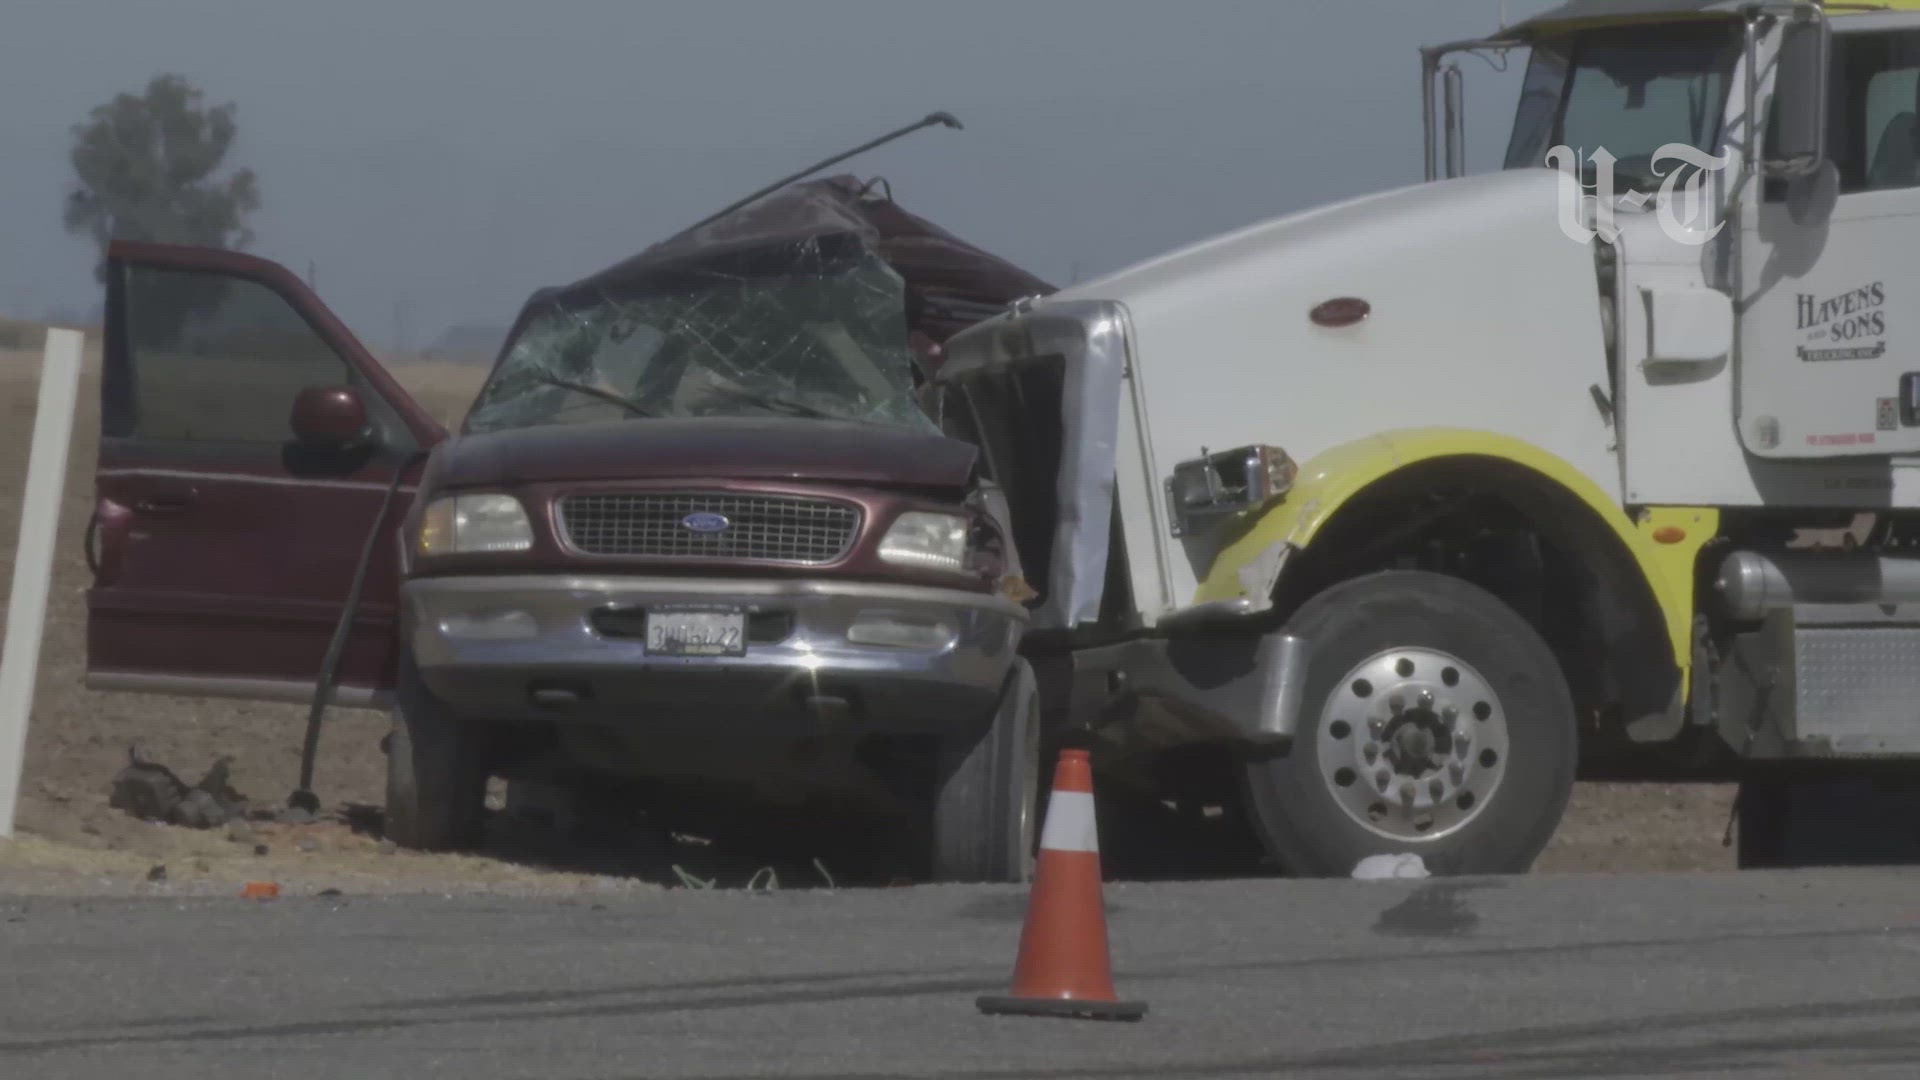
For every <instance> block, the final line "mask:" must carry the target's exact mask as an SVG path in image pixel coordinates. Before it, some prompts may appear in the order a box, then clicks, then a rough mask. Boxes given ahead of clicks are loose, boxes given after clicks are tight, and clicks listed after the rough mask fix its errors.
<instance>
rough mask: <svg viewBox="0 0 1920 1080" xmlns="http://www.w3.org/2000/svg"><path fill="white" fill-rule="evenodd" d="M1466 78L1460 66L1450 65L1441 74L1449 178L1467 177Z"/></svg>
mask: <svg viewBox="0 0 1920 1080" xmlns="http://www.w3.org/2000/svg"><path fill="white" fill-rule="evenodd" d="M1465 82H1466V80H1465V78H1464V77H1463V76H1462V75H1461V74H1460V65H1459V64H1448V65H1447V66H1446V68H1445V69H1444V70H1442V71H1441V72H1440V87H1441V93H1442V96H1441V102H1442V108H1443V115H1444V117H1445V122H1444V125H1443V126H1444V130H1445V133H1446V161H1447V177H1448V178H1449V179H1451V178H1453V177H1456V176H1465V175H1467V95H1466V87H1465Z"/></svg>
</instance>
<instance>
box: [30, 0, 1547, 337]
mask: <svg viewBox="0 0 1920 1080" xmlns="http://www.w3.org/2000/svg"><path fill="white" fill-rule="evenodd" d="M1546 6H1548V5H1547V4H1546V3H1545V2H1544V0H1508V2H1507V3H1505V4H1502V3H1501V2H1500V0H1344V2H1342V0H1321V2H1313V3H1309V2H1296V0H1244V2H1229V0H1190V2H1184V3H1173V2H1169V0H1030V2H1026V3H1011V2H998V0H994V2H980V0H976V2H973V3H967V4H954V3H949V4H942V5H935V4H932V3H926V2H921V0H893V2H878V0H788V2H783V3H773V2H746V0H700V2H697V3H696V2H695V0H675V2H666V0H544V2H519V3H505V2H501V0H458V2H455V0H440V2H433V3H429V2H426V0H326V2H324V3H312V2H300V3H293V2H289V0H166V2H145V0H142V2H136V0H6V8H7V15H6V17H5V19H4V29H0V148H3V152H4V155H5V156H4V157H3V158H0V161H3V162H4V167H3V168H0V313H11V314H20V315H29V316H37V315H39V314H42V313H44V312H46V311H48V310H49V309H51V308H55V307H66V308H72V309H86V308H91V307H92V306H94V305H95V304H97V303H98V302H99V294H98V289H97V287H96V286H95V284H94V282H93V279H92V277H91V276H90V274H89V268H90V266H91V264H92V260H93V252H92V250H91V249H90V247H89V245H88V244H87V243H86V242H85V241H84V240H83V239H82V238H79V237H74V236H70V235H68V234H66V233H65V232H64V231H63V230H62V229H61V226H60V204H61V197H62V194H63V192H64V190H65V188H66V185H67V184H68V183H69V181H70V178H71V171H70V169H69V167H68V165H67V162H66V148H67V145H68V142H69V140H70V138H71V136H70V134H69V128H70V126H71V125H72V124H73V123H75V122H77V121H79V120H80V119H82V118H83V117H84V116H85V114H86V112H87V110H88V109H90V108H91V107H92V106H94V105H96V104H99V103H101V102H103V101H105V100H106V99H108V98H109V97H111V96H112V95H113V94H115V93H117V92H119V91H122V90H135V91H137V90H138V89H139V88H140V87H142V86H144V85H145V83H146V81H147V79H148V78H149V77H151V76H152V75H153V74H155V73H156V72H160V71H176V72H179V73H182V74H184V75H186V76H188V77H189V78H190V79H191V80H193V81H194V82H195V83H196V84H197V85H199V86H200V87H201V88H202V89H203V90H205V91H206V95H207V98H208V100H209V102H214V103H218V102H223V101H229V100H230V101H234V102H236V103H237V104H238V106H239V110H238V121H239V126H240V139H239V142H238V145H237V147H236V149H235V152H234V153H233V155H232V160H233V161H235V162H237V163H240V164H245V165H247V166H250V167H252V168H253V169H254V170H255V171H256V172H258V173H259V176H260V189H261V194H262V206H261V209H260V211H259V212H258V213H257V214H256V215H255V217H254V218H253V226H254V230H255V232H256V234H257V236H256V240H255V241H254V243H253V244H252V245H251V246H250V248H249V249H248V250H251V251H253V252H255V253H257V254H260V255H264V256H266V257H268V258H271V259H275V260H277V261H280V262H282V263H284V264H286V265H287V266H289V267H291V268H293V269H295V270H297V271H299V272H301V273H302V274H304V273H306V271H307V267H308V264H309V261H311V262H312V264H313V265H314V267H315V268H316V271H317V284H318V286H319V291H320V294H321V296H322V297H323V298H324V299H325V300H326V301H327V302H328V304H329V305H330V306H332V307H333V308H334V310H335V311H336V312H337V313H338V314H340V316H341V317H342V318H343V319H345V320H346V321H347V322H348V324H349V325H351V326H353V327H354V329H355V330H356V331H357V332H359V334H360V335H361V336H362V338H364V339H365V340H367V341H368V342H369V343H370V344H373V345H376V346H385V345H388V344H389V343H390V342H391V341H392V339H393V338H394V337H395V335H396V332H399V333H403V334H404V335H405V336H406V337H407V338H409V339H410V340H411V341H412V342H413V343H414V344H416V345H417V344H421V343H424V342H426V341H428V340H430V339H431V338H432V337H434V336H435V335H437V334H438V333H439V332H440V331H441V330H443V329H445V328H446V327H447V326H448V325H449V324H451V323H454V322H458V321H466V320H488V321H500V322H505V321H506V320H508V319H510V318H511V317H512V315H513V313H514V311H515V310H516V309H517V308H518V306H519V304H520V303H521V301H522V300H524V299H525V297H526V295H527V293H529V292H530V291H532V290H533V289H534V288H536V287H539V286H541V285H545V284H556V283H560V282H564V281H568V280H571V279H573V278H576V277H580V276H582V275H584V274H586V273H588V272H591V271H593V270H597V269H599V268H600V267H602V266H604V265H606V264H608V263H611V262H614V261H616V260H618V259H620V258H623V257H625V256H626V255H628V254H631V253H632V252H634V251H637V250H639V249H640V248H641V247H643V246H645V245H646V244H648V243H651V242H652V241H654V240H656V239H659V238H661V237H662V236H664V235H666V234H668V233H670V232H672V231H674V230H676V229H678V228H680V227H682V226H684V225H686V224H688V223H690V222H692V221H694V220H696V219H698V218H700V217H703V216H705V215H706V214H707V213H709V212H711V211H713V210H716V209H718V208H719V207H720V206H722V205H724V204H725V203H727V202H730V201H732V200H733V199H735V198H737V197H739V196H741V195H744V194H746V193H747V192H748V191H751V190H752V189H754V188H756V187H759V186H761V185H762V184H765V183H769V182H771V181H772V180H774V179H775V178H777V177H779V176H781V175H784V174H785V173H788V172H792V171H793V170H795V169H798V168H801V167H803V166H805V165H806V164H808V163H810V162H812V161H813V160H816V159H818V158H821V157H825V156H826V155H828V154H830V153H835V152H838V151H840V150H843V149H846V148H848V147H851V146H853V145H855V144H857V143H860V142H863V141H865V140H867V139H869V138H871V137H873V136H875V135H878V134H880V133H881V132H884V131H886V130H889V129H891V128H893V127H897V126H899V125H901V124H904V123H908V122H911V121H913V120H915V119H918V118H919V117H920V116H922V115H924V114H926V113H927V112H929V111H932V110H934V109H948V110H951V111H952V112H954V113H955V114H957V115H958V116H959V118H960V119H961V121H962V122H963V123H965V124H966V130H964V131H957V132H956V131H948V130H944V129H933V130H928V131H923V132H920V133H917V134H915V135H912V136H909V137H908V138H906V139H904V140H902V141H901V142H899V143H896V144H894V145H893V146H890V147H887V148H885V149H883V150H881V151H878V152H876V153H873V154H871V155H867V156H864V157H861V158H856V159H854V160H853V161H851V162H848V163H846V164H845V166H843V168H844V169H846V170H851V171H855V172H857V173H859V174H860V175H862V176H871V175H875V174H878V175H883V176H885V177H886V178H887V179H888V180H889V181H890V182H891V184H892V187H893V191H894V194H895V196H896V197H897V198H898V199H899V200H900V202H901V204H902V205H904V206H906V207H907V208H908V209H910V210H913V211H914V212H916V213H919V214H921V215H923V216H926V217H928V218H931V219H933V220H934V221H937V222H939V223H940V224H942V225H944V226H946V227H948V228H950V229H952V230H953V231H955V232H957V233H959V234H960V235H962V236H964V237H966V238H967V239H969V240H971V241H973V242H974V243H977V244H980V245H981V246H983V247H985V248H987V249H988V250H991V251H994V252H996V253H997V254H1000V255H1003V256H1005V257H1007V258H1009V259H1012V260H1013V261H1015V262H1017V263H1020V264H1021V265H1023V266H1026V267H1027V268H1028V269H1030V270H1032V271H1033V272H1035V273H1037V274H1039V275H1040V276H1042V277H1044V278H1047V279H1049V280H1052V281H1054V282H1056V283H1058V284H1065V283H1067V282H1068V281H1069V280H1071V279H1072V278H1073V276H1074V275H1075V273H1076V271H1077V272H1078V274H1079V276H1080V277H1082V278H1086V277H1091V276H1094V275H1096V274H1099V273H1103V272H1105V271H1108V270H1112V269H1116V268H1118V267H1120V266H1123V265H1125V264H1127V263H1129V262H1132V261H1134V260H1137V259H1141V258H1145V257H1147V256H1150V255H1153V254H1155V253H1156V252H1159V251H1162V250H1165V249H1167V248H1169V247H1173V246H1176V245H1180V244H1184V243H1187V242H1190V241H1193V240H1197V239H1200V238H1202V237H1204V236H1206V235H1208V234H1210V233H1214V232H1218V231H1220V230H1223V229H1229V228H1233V227H1236V226H1239V225H1243V224H1246V223H1248V222H1250V221H1253V220H1257V219H1259V218H1261V217H1265V216H1268V215H1272V214H1276V213H1282V212H1286V211H1290V210H1296V209H1300V208H1304V207H1307V206H1311V205H1314V204H1316V203H1321V202H1326V201H1329V200H1331V199H1335V198H1339V197H1342V196H1345V195H1350V194H1359V193H1363V192H1367V191H1375V190H1379V189H1382V188H1387V187H1392V186H1397V185H1400V184H1404V183H1409V182H1412V181H1415V180H1417V179H1419V175H1420V152H1419V130H1420V128H1419V108H1418V90H1419V78H1418V55H1417V53H1416V51H1415V50H1416V49H1417V48H1418V47H1419V46H1420V45H1421V44H1426V43H1434V42H1440V41H1444V40H1453V39H1456V38H1462V37H1472V36H1477V35H1479V34H1483V33H1486V32H1490V31H1492V30H1494V29H1496V28H1497V27H1498V25H1499V20H1500V15H1501V11H1502V9H1503V7H1504V8H1505V9H1506V10H1507V11H1508V15H1509V18H1511V19H1518V18H1520V17H1523V16H1525V15H1527V14H1531V13H1533V12H1535V11H1538V10H1541V9H1543V8H1545V7H1546ZM1466 70H1467V77H1468V84H1469V86H1470V88H1471V91H1472V97H1471V99H1470V100H1471V101H1472V103H1473V105H1474V106H1475V108H1476V110H1477V111H1476V112H1475V113H1474V114H1473V115H1472V119H1471V121H1470V124H1469V129H1468V145H1469V147H1470V148H1471V149H1472V150H1473V151H1474V154H1473V158H1474V160H1475V163H1476V165H1480V166H1484V165H1485V164H1488V163H1490V162H1491V160H1492V155H1495V154H1497V152H1498V151H1499V150H1500V149H1502V148H1503V146H1504V130H1503V129H1504V126H1505V121H1506V119H1507V112H1508V110H1509V109H1510V107H1511V100H1512V96H1513V86H1514V85H1515V80H1514V77H1513V76H1514V75H1515V74H1516V73H1512V72H1510V73H1508V74H1507V75H1505V76H1501V75H1497V74H1496V73H1494V72H1493V71H1492V70H1490V69H1489V68H1488V67H1487V66H1485V65H1482V64H1477V63H1473V62H1471V61H1470V62H1469V65H1468V67H1467V69H1466ZM835 171H840V170H835Z"/></svg>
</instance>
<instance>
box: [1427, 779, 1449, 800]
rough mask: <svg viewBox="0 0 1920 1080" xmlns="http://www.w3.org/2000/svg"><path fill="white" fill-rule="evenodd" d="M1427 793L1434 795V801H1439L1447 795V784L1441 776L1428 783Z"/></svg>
mask: <svg viewBox="0 0 1920 1080" xmlns="http://www.w3.org/2000/svg"><path fill="white" fill-rule="evenodd" d="M1427 793H1428V794H1430V795H1432V796H1433V801H1434V802H1439V801H1440V800H1441V799H1444V798H1446V797H1447V785H1445V784H1443V783H1441V782H1440V778H1439V777H1437V776H1436V777H1434V778H1433V782H1432V783H1430V784H1428V785H1427Z"/></svg>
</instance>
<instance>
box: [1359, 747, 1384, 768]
mask: <svg viewBox="0 0 1920 1080" xmlns="http://www.w3.org/2000/svg"><path fill="white" fill-rule="evenodd" d="M1360 754H1361V756H1363V757H1365V758H1366V759H1367V764H1369V765H1371V764H1373V763H1374V761H1375V760H1376V759H1378V758H1379V757H1380V748H1379V747H1378V746H1375V745H1374V744H1372V743H1368V744H1367V745H1366V746H1364V747H1361V749H1360Z"/></svg>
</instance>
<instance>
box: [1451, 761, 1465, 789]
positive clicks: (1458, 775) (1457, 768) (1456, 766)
mask: <svg viewBox="0 0 1920 1080" xmlns="http://www.w3.org/2000/svg"><path fill="white" fill-rule="evenodd" d="M1447 775H1448V776H1450V777H1452V778H1453V782H1454V783H1456V784H1457V783H1459V782H1460V781H1462V780H1465V779H1466V778H1467V767H1466V765H1464V764H1463V763H1461V762H1458V761H1456V762H1454V763H1453V764H1451V765H1449V766H1447Z"/></svg>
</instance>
